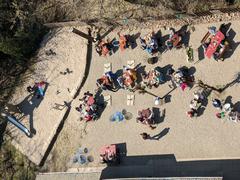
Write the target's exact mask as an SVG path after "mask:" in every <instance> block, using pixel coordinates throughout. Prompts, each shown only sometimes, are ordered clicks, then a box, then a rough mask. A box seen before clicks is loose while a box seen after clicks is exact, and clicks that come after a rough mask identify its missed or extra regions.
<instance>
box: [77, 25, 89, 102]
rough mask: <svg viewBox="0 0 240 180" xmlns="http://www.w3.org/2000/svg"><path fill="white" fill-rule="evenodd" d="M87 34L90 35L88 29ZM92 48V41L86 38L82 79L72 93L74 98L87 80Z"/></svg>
mask: <svg viewBox="0 0 240 180" xmlns="http://www.w3.org/2000/svg"><path fill="white" fill-rule="evenodd" d="M88 35H91V31H90V30H89V31H88ZM92 48H93V47H92V41H90V40H88V45H87V58H86V67H85V71H84V76H83V79H82V82H81V84H80V86H79V88H78V89H77V92H76V93H75V95H74V99H76V97H77V96H78V95H79V93H80V90H81V89H82V87H83V86H84V84H85V82H86V80H87V77H88V74H89V71H90V66H91V61H92Z"/></svg>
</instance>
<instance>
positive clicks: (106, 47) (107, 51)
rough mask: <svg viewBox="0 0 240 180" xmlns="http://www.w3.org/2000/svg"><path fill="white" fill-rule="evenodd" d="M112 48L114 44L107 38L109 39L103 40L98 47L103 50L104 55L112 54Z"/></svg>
mask: <svg viewBox="0 0 240 180" xmlns="http://www.w3.org/2000/svg"><path fill="white" fill-rule="evenodd" d="M111 49H112V45H111V43H110V42H109V40H107V41H104V40H102V41H101V42H100V43H99V45H98V49H96V50H98V51H101V53H100V54H101V55H102V56H106V55H108V54H110V52H111ZM98 51H97V52H98Z"/></svg>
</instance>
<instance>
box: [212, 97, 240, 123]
mask: <svg viewBox="0 0 240 180" xmlns="http://www.w3.org/2000/svg"><path fill="white" fill-rule="evenodd" d="M212 104H213V106H214V107H215V108H216V109H218V110H219V111H220V112H218V113H216V117H217V118H219V119H223V118H227V119H228V120H231V121H233V122H240V113H239V112H238V111H237V110H235V109H234V108H233V107H232V105H231V104H230V103H222V102H221V100H219V99H216V98H215V99H213V100H212Z"/></svg>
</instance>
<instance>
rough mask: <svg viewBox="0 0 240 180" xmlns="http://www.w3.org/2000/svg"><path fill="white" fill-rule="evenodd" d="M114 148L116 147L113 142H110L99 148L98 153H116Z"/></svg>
mask: <svg viewBox="0 0 240 180" xmlns="http://www.w3.org/2000/svg"><path fill="white" fill-rule="evenodd" d="M116 150H117V147H116V145H115V144H112V145H109V146H103V147H101V148H100V155H105V154H108V155H116V153H117V152H116Z"/></svg>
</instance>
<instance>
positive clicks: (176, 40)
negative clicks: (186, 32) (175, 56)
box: [171, 34, 180, 47]
mask: <svg viewBox="0 0 240 180" xmlns="http://www.w3.org/2000/svg"><path fill="white" fill-rule="evenodd" d="M171 41H172V43H173V47H177V46H178V44H179V42H180V36H179V35H178V34H174V35H173V36H172V38H171Z"/></svg>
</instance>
